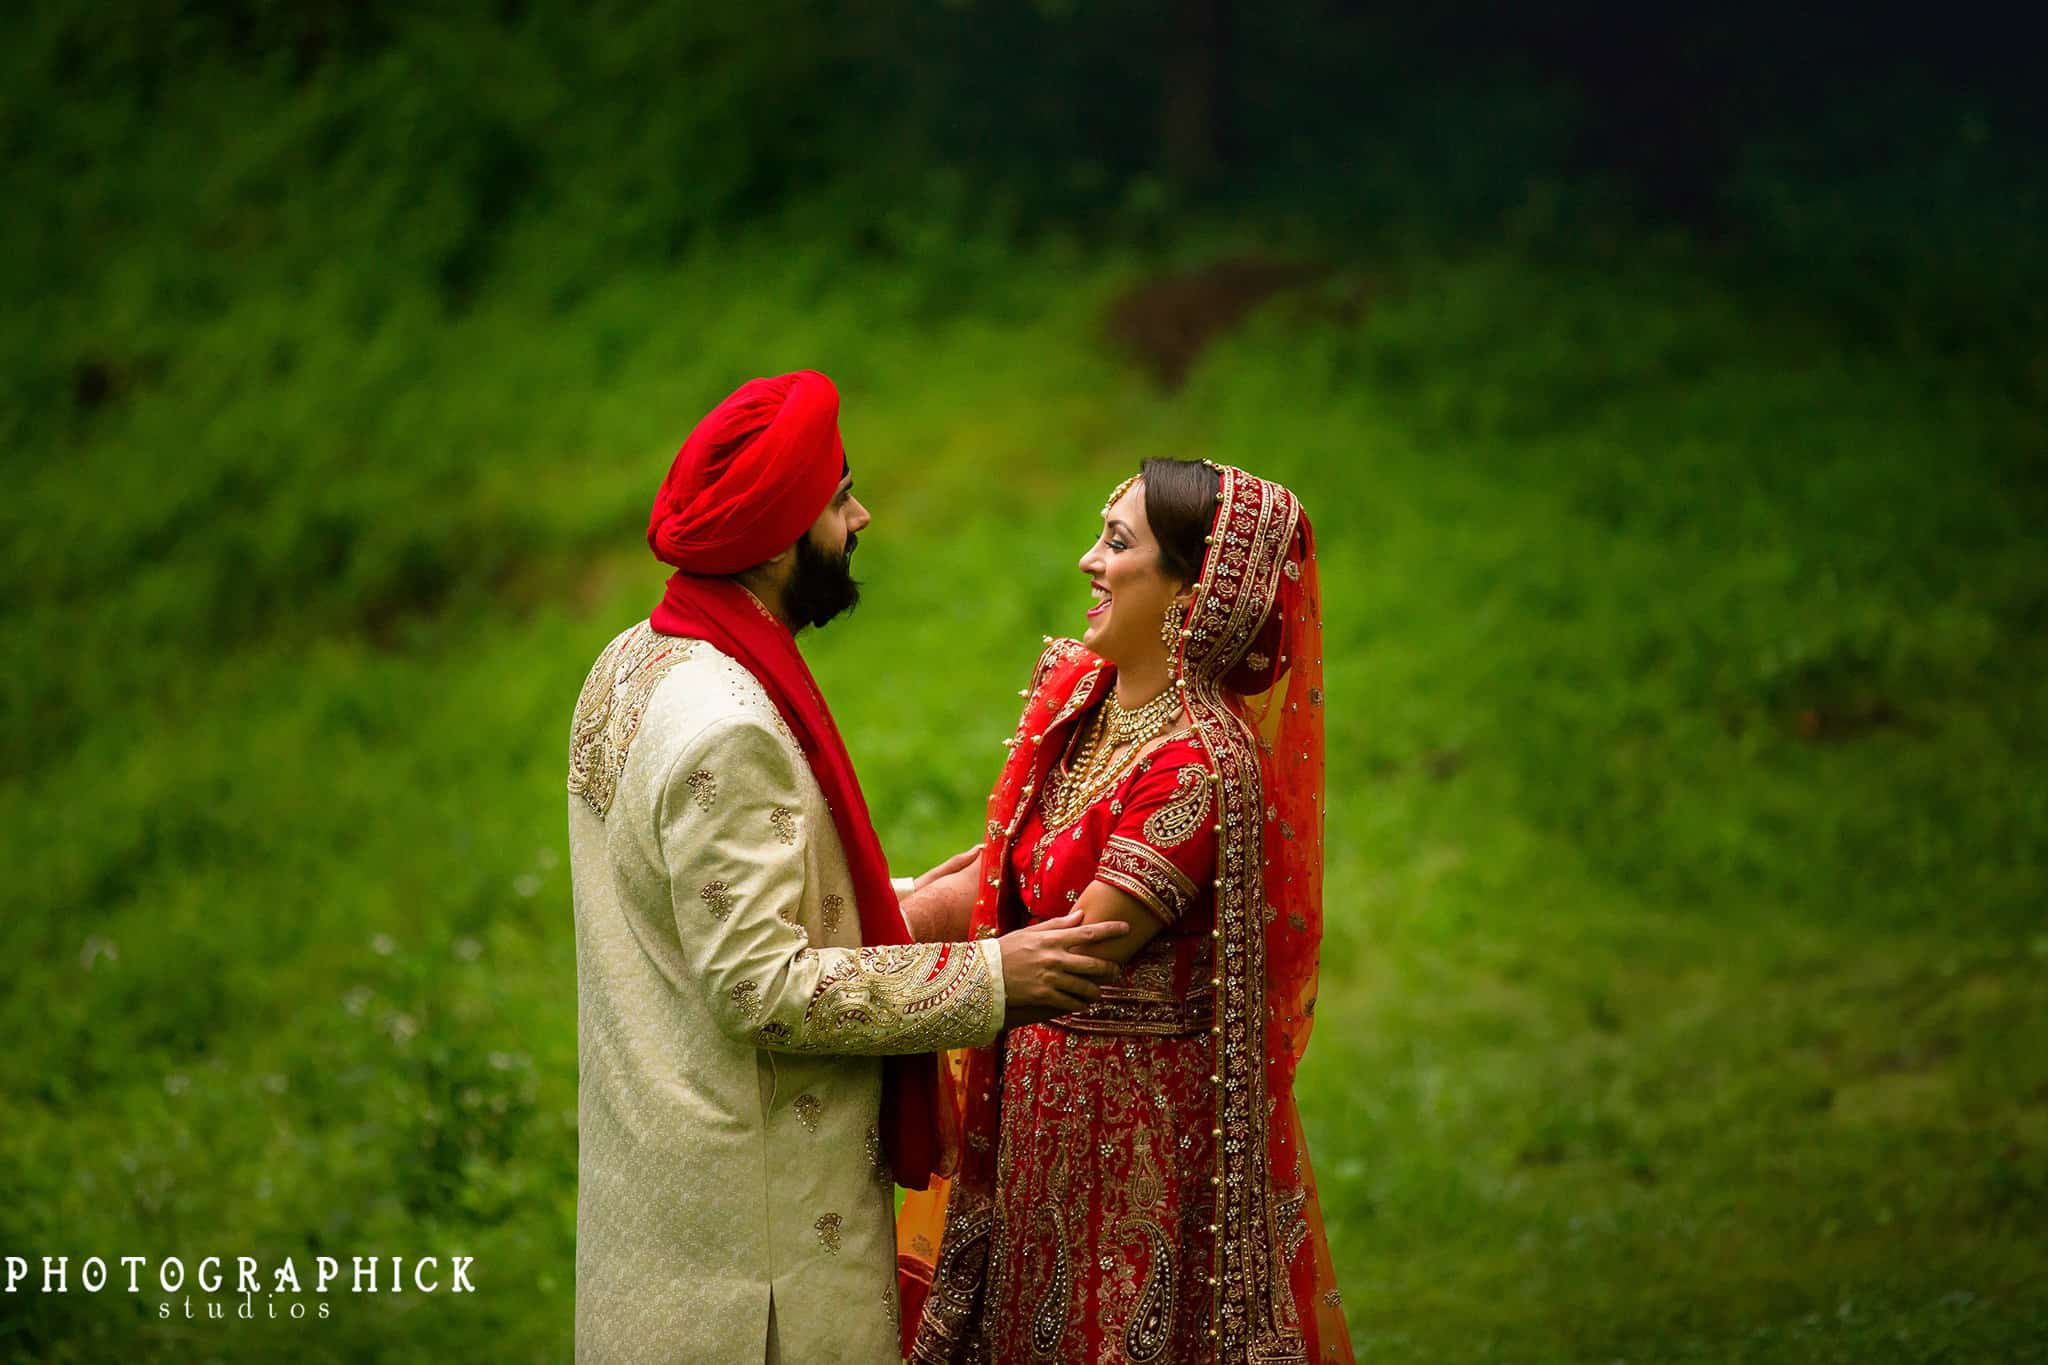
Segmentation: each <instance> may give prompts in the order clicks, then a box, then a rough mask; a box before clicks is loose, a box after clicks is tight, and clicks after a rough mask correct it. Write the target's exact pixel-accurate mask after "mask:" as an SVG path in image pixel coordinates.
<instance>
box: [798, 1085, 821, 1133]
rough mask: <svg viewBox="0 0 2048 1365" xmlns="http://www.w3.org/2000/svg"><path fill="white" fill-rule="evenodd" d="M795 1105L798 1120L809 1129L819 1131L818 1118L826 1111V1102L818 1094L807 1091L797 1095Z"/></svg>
mask: <svg viewBox="0 0 2048 1365" xmlns="http://www.w3.org/2000/svg"><path fill="white" fill-rule="evenodd" d="M795 1105H796V1121H797V1122H798V1123H801V1124H802V1125H803V1126H804V1127H805V1129H807V1130H808V1131H810V1132H813V1133H815V1132H817V1131H818V1119H819V1118H820V1117H821V1116H822V1115H823V1114H824V1112H825V1102H824V1101H823V1100H821V1099H819V1098H818V1097H817V1096H816V1095H813V1094H810V1093H809V1092H805V1093H804V1094H801V1095H798V1096H797V1097H796V1100H795Z"/></svg>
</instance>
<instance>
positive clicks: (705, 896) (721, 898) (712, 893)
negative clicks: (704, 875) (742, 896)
mask: <svg viewBox="0 0 2048 1365" xmlns="http://www.w3.org/2000/svg"><path fill="white" fill-rule="evenodd" d="M697 899H699V900H701V901H703V902H704V908H705V909H707V910H709V911H710V912H711V918H713V919H715V920H723V919H724V918H726V916H728V915H730V914H732V899H733V898H732V887H730V886H729V885H727V884H726V883H724V882H706V883H704V889H703V890H701V891H699V892H698V893H697Z"/></svg>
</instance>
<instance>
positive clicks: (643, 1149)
mask: <svg viewBox="0 0 2048 1365" xmlns="http://www.w3.org/2000/svg"><path fill="white" fill-rule="evenodd" d="M569 791H570V799H569V861H570V869H571V873H572V877H573V881H574V884H575V905H576V973H577V985H578V1012H577V1023H578V1037H579V1046H578V1057H579V1062H580V1066H581V1078H580V1089H579V1119H580V1151H579V1177H580V1187H579V1191H578V1203H577V1216H576V1354H577V1358H578V1360H580V1361H583V1362H610V1361H635V1362H640V1361H704V1362H717V1363H718V1365H726V1363H727V1362H744V1361H756V1360H772V1359H776V1358H778V1355H779V1358H780V1359H782V1360H787V1361H795V1362H809V1361H833V1362H841V1361H844V1362H866V1361H896V1360H898V1359H899V1352H898V1345H897V1325H898V1319H897V1303H896V1277H895V1255H894V1240H893V1231H892V1226H891V1216H892V1207H891V1205H892V1200H891V1195H890V1183H889V1177H888V1174H887V1172H886V1169H885V1167H884V1166H883V1163H882V1159H881V1157H882V1154H881V1150H880V1136H879V1134H880V1112H879V1111H880V1103H881V1063H880V1061H879V1060H878V1059H879V1057H881V1056H882V1055H885V1054H889V1053H910V1052H930V1051H934V1050H937V1049H942V1048H954V1047H964V1046H977V1045H980V1044H983V1043H986V1042H988V1041H989V1040H990V1039H991V1038H993V1037H994V1036H995V1034H996V1032H997V1031H998V1030H999V1029H1000V1027H1001V1025H1002V1017H1003V987H1002V965H1001V958H1000V956H999V953H998V949H997V947H996V944H995V943H994V942H993V941H982V942H978V943H953V944H913V945H908V946H874V947H864V946H862V944H861V941H860V917H859V915H858V914H857V913H855V907H854V904H853V889H852V884H851V880H850V877H849V874H848V871H847V866H846V857H845V853H844V851H843V849H842V847H841V845H840V841H839V837H838V833H837V831H836V830H835V829H834V827H833V823H832V815H831V811H830V810H829V809H828V808H827V806H826V804H825V798H824V794H823V792H822V791H821V790H820V788H819V786H818V783H817V781H816V779H815V778H813V776H812V775H811V771H810V768H809V767H808V765H807V764H806V763H805V761H804V757H803V753H802V751H801V750H800V749H799V748H798V746H797V744H796V740H795V738H794V736H793V735H792V734H791V733H790V732H789V729H788V727H787V726H786V725H785V724H784V723H783V721H782V718H781V717H780V715H778V714H777V712H776V710H775V707H774V704H773V703H772V702H771V701H770V700H769V698H768V695H767V693H766V691H765V690H763V688H762V687H761V685H760V683H759V682H758V681H756V679H755V678H754V676H753V674H751V673H750V672H748V671H747V670H746V669H745V668H744V667H742V666H741V665H740V664H738V663H736V662H735V661H734V660H732V659H731V658H729V657H728V656H726V655H725V654H722V653H720V652H719V651H718V650H716V649H713V648H712V647H711V646H710V645H708V644H705V643H703V642H701V641H696V640H687V639H681V638H677V637H674V636H667V635H661V634H658V633H657V632H655V631H654V630H653V629H652V628H651V627H649V626H648V625H646V624H645V623H641V624H639V625H636V626H634V627H633V628H632V629H630V630H627V631H626V632H624V633H623V634H621V635H620V636H619V637H618V638H617V639H615V640H613V641H612V643H611V645H610V646H609V647H608V648H607V649H606V650H605V652H604V654H603V656H602V657H601V658H599V660H598V662H597V665H596V667H595V668H593V669H592V671H591V673H590V677H589V680H588V681H587V682H586V683H585V685H584V688H583V694H582V697H581V698H580V700H579V701H578V703H577V707H576V719H575V725H574V729H573V732H572V736H571V741H570V754H569Z"/></svg>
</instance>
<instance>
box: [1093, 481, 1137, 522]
mask: <svg viewBox="0 0 2048 1365" xmlns="http://www.w3.org/2000/svg"><path fill="white" fill-rule="evenodd" d="M1137 481H1138V476H1137V475H1136V474H1133V475H1131V477H1129V478H1128V479H1125V480H1124V481H1123V482H1122V483H1120V484H1118V485H1117V486H1116V487H1115V488H1112V489H1111V490H1110V491H1109V501H1108V502H1105V503H1103V504H1102V515H1104V516H1105V517H1106V516H1108V515H1109V509H1110V508H1112V507H1114V506H1116V504H1117V499H1118V498H1121V497H1122V496H1123V495H1124V494H1126V493H1128V492H1130V491H1131V485H1132V484H1134V483H1136V482H1137Z"/></svg>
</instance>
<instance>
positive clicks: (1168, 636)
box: [1159, 598, 1187, 659]
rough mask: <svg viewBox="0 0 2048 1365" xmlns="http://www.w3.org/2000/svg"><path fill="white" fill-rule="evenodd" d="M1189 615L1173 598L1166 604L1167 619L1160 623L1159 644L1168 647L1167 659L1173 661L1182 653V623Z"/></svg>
mask: <svg viewBox="0 0 2048 1365" xmlns="http://www.w3.org/2000/svg"><path fill="white" fill-rule="evenodd" d="M1186 614H1187V608H1186V607H1184V606H1182V605H1181V604H1180V603H1179V602H1178V601H1175V600H1173V599H1171V598H1169V599H1167V603H1166V619H1165V620H1163V621H1161V622H1160V623H1159V643H1160V644H1162V645H1165V646H1166V657H1167V658H1169V659H1171V658H1173V657H1174V656H1175V655H1176V654H1178V653H1180V623H1181V621H1182V620H1183V619H1184V618H1185V616H1186Z"/></svg>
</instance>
